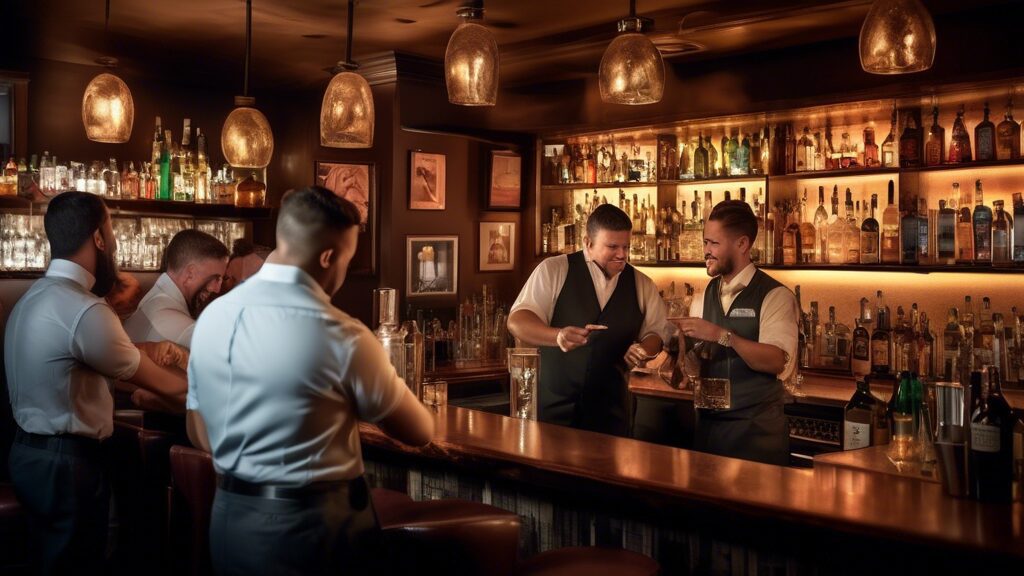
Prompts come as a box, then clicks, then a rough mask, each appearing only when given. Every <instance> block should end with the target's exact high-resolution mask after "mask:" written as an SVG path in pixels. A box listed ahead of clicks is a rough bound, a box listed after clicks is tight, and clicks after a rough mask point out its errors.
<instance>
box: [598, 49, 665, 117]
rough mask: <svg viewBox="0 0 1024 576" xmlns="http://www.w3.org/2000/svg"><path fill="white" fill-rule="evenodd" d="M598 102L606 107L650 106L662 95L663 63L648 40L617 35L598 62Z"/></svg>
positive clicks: (663, 89) (659, 99) (663, 85)
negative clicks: (618, 105) (621, 105)
mask: <svg viewBox="0 0 1024 576" xmlns="http://www.w3.org/2000/svg"><path fill="white" fill-rule="evenodd" d="M598 84H599V85H600V88H601V100H603V101H604V102H607V103H609V104H634V105H635V104H653V103H655V102H660V101H661V96H662V94H663V93H664V92H665V62H664V61H663V60H662V59H661V53H660V52H658V49H657V48H656V47H655V46H654V43H653V42H651V41H650V39H649V38H647V36H644V35H643V34H639V33H636V32H630V33H626V34H620V35H618V36H616V37H615V39H614V40H612V42H611V44H609V45H608V48H607V49H606V50H605V51H604V56H603V57H602V58H601V68H600V71H599V73H598Z"/></svg>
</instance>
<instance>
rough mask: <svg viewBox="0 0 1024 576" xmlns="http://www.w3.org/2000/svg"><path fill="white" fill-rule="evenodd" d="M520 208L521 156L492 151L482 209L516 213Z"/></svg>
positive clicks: (502, 151) (521, 186)
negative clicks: (485, 195)
mask: <svg viewBox="0 0 1024 576" xmlns="http://www.w3.org/2000/svg"><path fill="white" fill-rule="evenodd" d="M522 207H523V158H522V156H521V155H519V154H517V153H516V152H512V151H509V150H492V151H491V170H490V180H489V183H488V187H487V198H486V200H485V202H484V209H485V210H514V211H518V210H521V209H522Z"/></svg>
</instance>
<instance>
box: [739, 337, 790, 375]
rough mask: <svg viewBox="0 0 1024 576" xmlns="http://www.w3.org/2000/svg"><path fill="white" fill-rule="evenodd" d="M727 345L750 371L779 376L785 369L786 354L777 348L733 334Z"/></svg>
mask: <svg viewBox="0 0 1024 576" xmlns="http://www.w3.org/2000/svg"><path fill="white" fill-rule="evenodd" d="M729 344H730V346H732V348H733V349H734V350H736V354H738V355H739V357H740V358H741V359H742V360H743V361H744V362H746V364H747V366H749V367H750V369H751V370H754V371H756V372H765V373H767V374H780V373H782V370H783V369H784V368H785V367H786V353H785V352H783V351H782V350H780V349H779V347H778V346H774V345H772V344H762V343H760V342H755V341H753V340H747V339H746V338H743V337H741V336H737V335H736V334H735V333H734V334H733V335H732V336H731V337H730V341H729Z"/></svg>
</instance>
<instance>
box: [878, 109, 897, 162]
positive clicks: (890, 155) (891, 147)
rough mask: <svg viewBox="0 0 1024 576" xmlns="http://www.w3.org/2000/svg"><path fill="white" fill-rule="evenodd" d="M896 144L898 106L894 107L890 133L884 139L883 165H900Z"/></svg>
mask: <svg viewBox="0 0 1024 576" xmlns="http://www.w3.org/2000/svg"><path fill="white" fill-rule="evenodd" d="M897 149H898V146H897V144H896V106H895V105H894V106H893V107H892V120H891V122H890V124H889V135H888V136H886V137H885V140H884V141H882V167H883V168H896V167H897V166H899V157H898V155H897Z"/></svg>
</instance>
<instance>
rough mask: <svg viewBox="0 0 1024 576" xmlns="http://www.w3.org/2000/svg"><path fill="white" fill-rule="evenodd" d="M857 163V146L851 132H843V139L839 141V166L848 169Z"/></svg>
mask: <svg viewBox="0 0 1024 576" xmlns="http://www.w3.org/2000/svg"><path fill="white" fill-rule="evenodd" d="M856 164H857V147H856V146H855V145H854V144H853V141H852V140H851V139H850V133H849V132H843V135H842V140H840V142H839V167H840V168H843V169H846V168H852V167H855V166H856Z"/></svg>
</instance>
